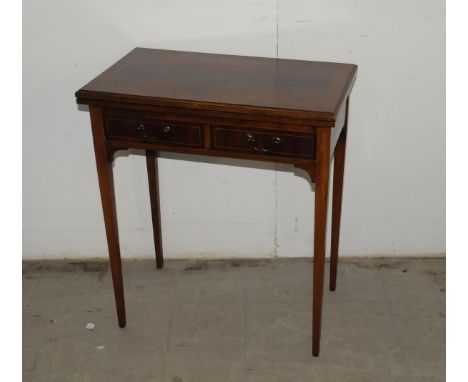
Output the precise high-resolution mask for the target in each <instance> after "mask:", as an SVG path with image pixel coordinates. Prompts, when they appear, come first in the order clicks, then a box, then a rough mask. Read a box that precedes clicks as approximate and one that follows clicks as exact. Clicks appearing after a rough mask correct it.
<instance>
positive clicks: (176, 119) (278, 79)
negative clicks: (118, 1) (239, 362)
mask: <svg viewBox="0 0 468 382" xmlns="http://www.w3.org/2000/svg"><path fill="white" fill-rule="evenodd" d="M356 72H357V67H356V66H355V65H352V64H336V63H325V62H309V61H297V60H278V59H271V58H258V57H241V56H228V55H213V54H203V53H188V52H175V51H164V50H155V49H142V48H136V49H134V50H133V51H131V52H130V53H129V54H128V55H127V56H125V57H124V58H122V59H121V60H120V61H118V62H117V63H116V64H115V65H113V66H112V67H110V68H109V69H108V70H106V71H105V72H104V73H102V74H101V75H99V76H98V77H96V78H95V79H94V80H92V81H91V82H90V83H89V84H87V85H86V86H84V87H83V88H81V89H80V90H78V91H77V92H76V97H77V102H78V103H81V104H87V105H89V106H90V114H91V126H92V131H93V139H94V149H95V154H96V165H97V171H98V178H99V186H100V190H101V199H102V208H103V213H104V222H105V227H106V235H107V242H108V248H109V259H110V263H111V270H112V279H113V283H114V294H115V300H116V306H117V316H118V322H119V325H120V326H121V327H124V326H125V323H126V318H125V302H124V292H123V281H122V266H121V260H120V249H119V238H118V227H117V215H116V209H115V195H114V184H113V174H112V161H113V156H114V153H115V152H116V151H118V150H127V149H142V150H145V152H146V163H147V171H148V183H149V193H150V202H151V216H152V222H153V236H154V244H155V251H156V266H157V267H158V268H162V267H163V263H164V259H163V245H162V235H161V213H160V197H159V179H158V167H157V153H158V152H159V151H172V152H178V153H186V154H202V155H209V156H220V157H231V158H239V159H248V160H261V161H270V162H282V163H290V164H292V165H294V166H296V167H299V168H302V169H304V170H305V171H306V172H307V173H308V175H309V177H310V181H311V182H314V183H315V228H314V262H313V263H314V269H313V304H312V354H313V355H314V356H317V355H318V354H319V352H320V334H321V320H322V301H323V285H324V266H325V240H326V222H327V200H328V188H329V187H328V183H329V177H330V163H331V160H332V158H333V156H334V157H335V162H334V178H335V180H334V187H333V201H332V204H333V213H332V250H331V256H332V258H331V268H330V289H332V290H334V289H335V286H336V273H337V262H338V243H339V233H340V215H341V200H342V189H343V173H344V155H345V146H346V134H347V131H348V111H349V105H348V102H347V100H348V99H349V94H350V92H351V89H352V86H353V84H354V81H355V78H356ZM187 159H190V157H187Z"/></svg>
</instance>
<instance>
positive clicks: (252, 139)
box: [245, 133, 281, 154]
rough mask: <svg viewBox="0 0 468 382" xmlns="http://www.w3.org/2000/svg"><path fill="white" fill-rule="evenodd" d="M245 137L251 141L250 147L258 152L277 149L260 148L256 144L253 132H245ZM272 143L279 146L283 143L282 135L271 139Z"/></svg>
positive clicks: (269, 151)
mask: <svg viewBox="0 0 468 382" xmlns="http://www.w3.org/2000/svg"><path fill="white" fill-rule="evenodd" d="M245 139H246V140H247V142H249V144H250V148H251V149H252V150H253V151H255V152H257V153H266V154H268V153H274V152H275V150H267V149H260V148H258V147H257V146H256V145H255V138H254V136H253V135H252V134H250V133H247V134H245ZM271 143H272V144H273V146H274V147H277V146H278V145H279V144H280V143H281V138H280V137H273V138H272V140H271Z"/></svg>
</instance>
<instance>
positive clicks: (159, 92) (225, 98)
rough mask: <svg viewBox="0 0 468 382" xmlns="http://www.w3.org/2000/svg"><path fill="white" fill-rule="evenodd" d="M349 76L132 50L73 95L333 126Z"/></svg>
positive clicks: (327, 65) (351, 72) (296, 64)
mask: <svg viewBox="0 0 468 382" xmlns="http://www.w3.org/2000/svg"><path fill="white" fill-rule="evenodd" d="M356 72H357V66H356V65H353V64H340V63H332V62H315V61H301V60H286V59H275V58H262V57H247V56H233V55H221V54H207V53H192V52H179V51H171V50H159V49H145V48H135V49H133V50H132V51H131V52H130V53H128V54H127V55H126V56H124V57H123V58H122V59H120V60H119V61H118V62H117V63H115V64H114V65H113V66H111V67H110V68H108V69H107V70H106V71H104V72H103V73H102V74H100V75H99V76H97V77H96V78H95V79H93V80H92V81H91V82H89V83H88V84H87V85H85V86H84V87H82V88H81V89H80V90H79V91H77V92H76V97H77V98H78V102H79V103H83V104H93V102H94V103H95V102H96V101H99V102H119V103H122V102H123V103H132V104H135V103H139V104H145V105H155V106H168V107H188V108H196V109H204V110H217V111H226V112H239V113H248V112H251V111H252V110H255V112H260V113H264V114H267V115H268V114H271V115H276V116H282V115H284V116H296V117H301V118H312V119H318V120H335V118H336V115H337V113H338V111H339V108H340V106H341V105H342V104H343V101H344V100H345V99H346V97H347V95H348V94H349V92H350V91H351V88H352V86H353V83H354V80H355V78H356Z"/></svg>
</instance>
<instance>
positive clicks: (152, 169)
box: [146, 150, 164, 268]
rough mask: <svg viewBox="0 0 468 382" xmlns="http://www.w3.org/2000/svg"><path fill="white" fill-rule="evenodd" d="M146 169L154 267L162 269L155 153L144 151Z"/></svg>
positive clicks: (162, 259)
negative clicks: (151, 221) (154, 253)
mask: <svg viewBox="0 0 468 382" xmlns="http://www.w3.org/2000/svg"><path fill="white" fill-rule="evenodd" d="M146 167H147V169H148V184H149V192H150V202H151V218H152V220H153V236H154V248H155V250H156V267H158V268H162V267H163V265H164V258H163V248H162V235H161V210H160V204H159V176H158V161H157V155H156V152H155V151H152V150H146Z"/></svg>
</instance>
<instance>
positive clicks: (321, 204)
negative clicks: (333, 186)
mask: <svg viewBox="0 0 468 382" xmlns="http://www.w3.org/2000/svg"><path fill="white" fill-rule="evenodd" d="M327 138H328V139H325V137H324V139H323V144H322V145H321V146H322V147H323V157H324V158H325V159H326V160H325V161H322V162H321V163H318V165H317V171H316V174H315V223H314V226H315V228H314V282H313V289H314V290H313V307H312V354H313V355H314V356H315V357H317V356H318V355H319V353H320V333H321V328H322V302H323V279H324V271H325V241H326V226H327V204H328V180H329V173H330V162H329V142H330V141H329V136H328V137H327ZM327 146H328V147H327Z"/></svg>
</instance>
